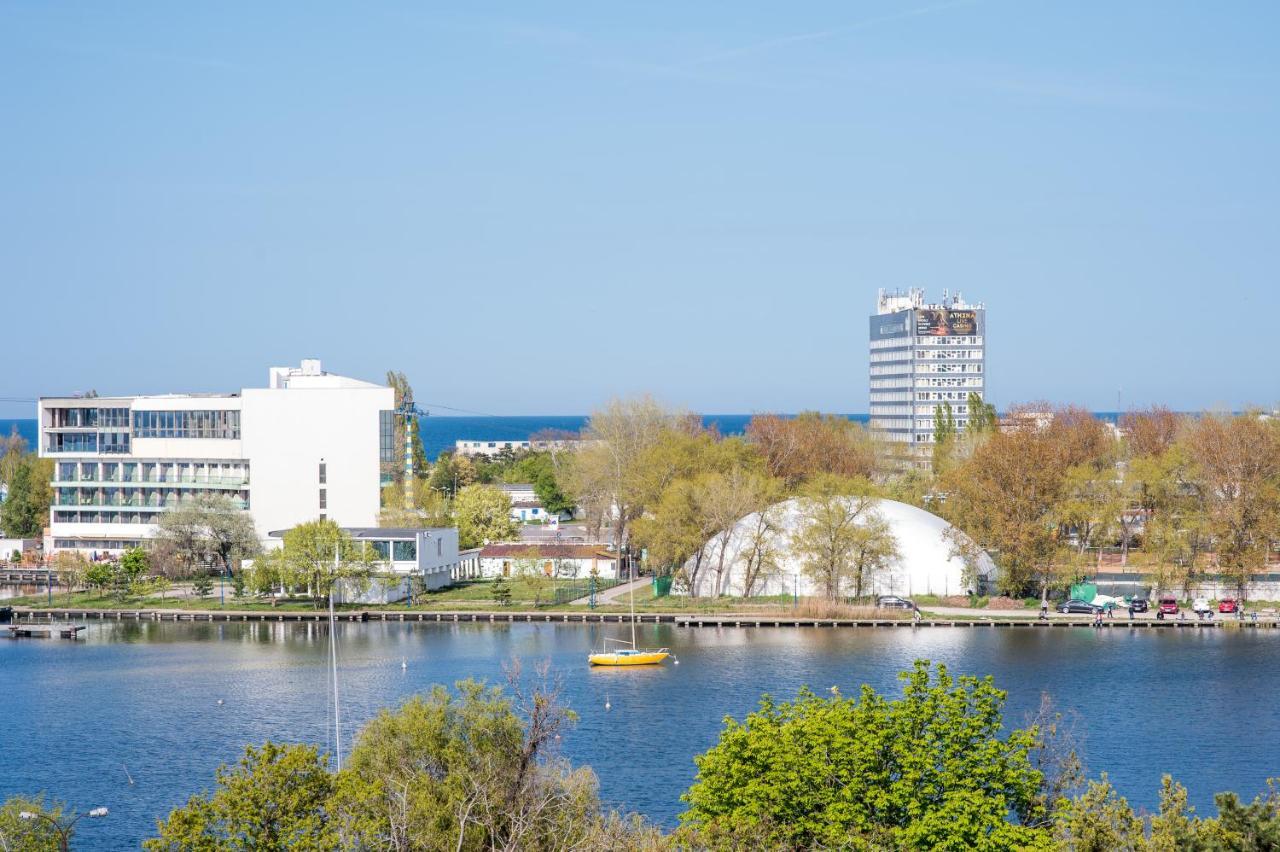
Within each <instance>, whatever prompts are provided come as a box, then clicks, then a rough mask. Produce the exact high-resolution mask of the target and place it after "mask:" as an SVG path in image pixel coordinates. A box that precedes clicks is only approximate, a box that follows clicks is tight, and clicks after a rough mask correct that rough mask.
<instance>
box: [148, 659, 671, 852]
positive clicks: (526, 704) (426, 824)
mask: <svg viewBox="0 0 1280 852" xmlns="http://www.w3.org/2000/svg"><path fill="white" fill-rule="evenodd" d="M544 674H545V673H544ZM509 680H510V681H511V684H510V687H509V688H508V689H507V690H503V689H500V688H496V687H489V686H485V685H484V684H481V683H476V682H475V681H462V682H460V683H458V684H457V687H456V690H454V691H450V690H448V689H446V688H445V687H443V686H435V687H433V688H432V689H431V690H430V691H428V692H427V693H426V694H423V695H417V696H414V697H413V698H410V699H409V700H408V701H407V702H405V703H404V704H403V705H402V706H401V707H400V708H399V709H397V710H394V711H391V710H384V711H383V712H382V713H380V714H379V715H378V717H377V718H375V719H374V720H373V721H372V722H370V723H369V724H368V725H367V726H366V727H365V728H364V730H363V731H362V732H361V733H360V736H359V738H358V739H357V740H356V743H355V747H354V748H353V749H352V751H351V754H350V755H349V756H348V757H347V759H346V761H345V762H344V764H343V768H342V771H341V772H338V773H330V772H328V771H327V769H326V766H325V760H324V758H323V757H322V756H320V755H319V754H317V753H316V751H315V749H313V748H310V747H306V746H278V745H273V744H271V743H268V744H266V745H264V746H263V747H262V748H260V749H255V748H250V749H248V750H247V751H246V754H245V757H244V759H243V760H241V761H240V764H239V765H238V766H237V767H235V768H233V769H228V768H226V767H224V768H223V769H221V770H219V772H218V789H217V790H215V791H214V792H213V793H206V794H202V795H198V796H193V797H191V799H190V801H188V803H187V804H186V806H184V807H181V808H178V809H176V810H174V811H173V812H172V813H171V814H170V815H169V817H168V819H166V820H164V821H162V822H161V823H159V826H158V827H159V836H158V837H156V838H154V839H151V840H148V841H147V842H146V843H145V848H146V849H148V850H151V852H159V850H172V852H177V850H189V849H198V850H203V851H204V852H222V850H246V852H247V850H263V852H276V850H299V849H300V850H331V849H351V850H371V849H390V850H437V849H439V850H458V852H488V850H513V852H514V850H570V849H581V850H597V849H600V850H603V849H622V850H628V849H631V850H641V849H656V848H658V841H659V839H660V835H659V834H658V832H657V831H656V830H654V829H652V828H650V827H648V826H646V825H644V824H643V823H641V822H639V821H638V820H635V819H628V818H623V817H620V816H618V815H617V814H613V813H609V812H606V811H604V810H603V809H602V807H601V804H600V800H599V797H598V795H597V783H596V778H595V774H594V773H593V772H592V771H591V770H590V769H589V768H585V767H584V768H580V769H573V768H572V767H570V766H569V765H568V764H567V763H566V762H565V761H564V760H562V759H561V758H560V756H559V754H558V743H559V741H560V738H561V736H562V734H563V733H564V732H565V731H566V730H567V728H568V727H569V726H570V725H571V724H572V723H573V721H574V716H573V714H572V713H571V712H570V711H569V710H567V709H566V708H565V707H564V706H563V705H562V704H561V703H560V701H559V698H558V693H557V690H556V688H555V686H554V685H553V684H549V683H548V682H547V681H546V680H545V679H544V680H541V681H539V682H538V683H536V684H535V685H534V686H532V687H531V688H529V689H527V690H526V689H525V688H524V687H523V686H522V685H521V684H520V673H519V669H518V667H516V668H514V669H513V670H512V671H511V673H510V675H509Z"/></svg>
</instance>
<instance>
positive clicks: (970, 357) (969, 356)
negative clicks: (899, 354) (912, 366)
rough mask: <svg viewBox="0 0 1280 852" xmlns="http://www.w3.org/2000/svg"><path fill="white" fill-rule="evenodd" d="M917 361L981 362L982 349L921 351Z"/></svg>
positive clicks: (917, 353) (918, 352)
mask: <svg viewBox="0 0 1280 852" xmlns="http://www.w3.org/2000/svg"><path fill="white" fill-rule="evenodd" d="M916 360H917V361H961V360H967V361H981V360H982V350H981V349H920V350H918V351H917V352H916Z"/></svg>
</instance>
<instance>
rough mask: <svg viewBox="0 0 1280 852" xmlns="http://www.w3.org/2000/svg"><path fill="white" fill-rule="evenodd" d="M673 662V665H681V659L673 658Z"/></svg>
mask: <svg viewBox="0 0 1280 852" xmlns="http://www.w3.org/2000/svg"><path fill="white" fill-rule="evenodd" d="M671 663H672V665H676V666H678V665H680V661H679V660H672V661H671Z"/></svg>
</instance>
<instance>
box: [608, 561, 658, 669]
mask: <svg viewBox="0 0 1280 852" xmlns="http://www.w3.org/2000/svg"><path fill="white" fill-rule="evenodd" d="M633 582H634V581H633ZM627 597H628V598H629V599H630V601H631V641H630V642H628V641H627V640H625V639H605V640H604V641H605V643H606V644H608V643H609V642H613V643H615V644H617V645H629V646H630V647H627V648H619V649H618V650H616V651H610V650H607V649H606V650H604V651H597V652H595V653H593V654H588V655H587V662H588V663H590V664H591V665H593V666H652V665H657V664H658V663H661V662H662V661H663V660H665V659H666V658H667V657H670V656H671V652H670V651H668V650H667V649H666V648H658V649H657V650H653V649H648V648H645V649H642V648H637V647H636V597H635V586H634V585H632V586H631V587H629V588H628V589H627Z"/></svg>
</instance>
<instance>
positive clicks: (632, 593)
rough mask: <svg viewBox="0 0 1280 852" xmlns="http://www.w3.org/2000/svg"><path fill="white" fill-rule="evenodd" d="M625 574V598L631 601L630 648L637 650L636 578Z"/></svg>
mask: <svg viewBox="0 0 1280 852" xmlns="http://www.w3.org/2000/svg"><path fill="white" fill-rule="evenodd" d="M627 576H628V578H629V579H628V580H627V598H628V599H629V600H630V601H631V648H632V650H639V648H638V647H637V645H636V583H635V579H636V578H635V577H634V576H633V575H632V574H631V573H630V572H628V574H627Z"/></svg>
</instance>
